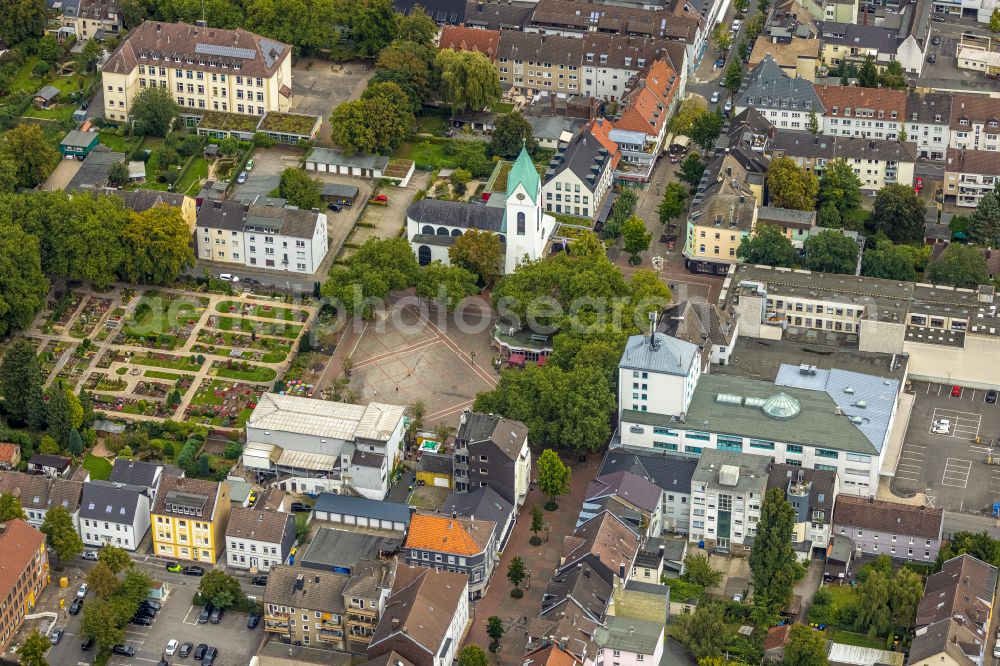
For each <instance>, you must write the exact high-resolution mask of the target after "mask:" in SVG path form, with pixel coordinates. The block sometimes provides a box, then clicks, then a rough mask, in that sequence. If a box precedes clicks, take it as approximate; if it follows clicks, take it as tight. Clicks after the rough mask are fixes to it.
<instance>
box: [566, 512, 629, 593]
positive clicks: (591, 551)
mask: <svg viewBox="0 0 1000 666" xmlns="http://www.w3.org/2000/svg"><path fill="white" fill-rule="evenodd" d="M640 541H641V539H640V537H639V535H638V534H637V533H636V532H634V531H632V528H630V527H629V526H628V525H626V524H625V523H624V522H623V521H622V520H621V519H620V518H619V517H618V516H616V515H614V514H613V513H611V512H610V511H602V512H601V513H600V514H598V515H596V516H594V517H593V518H591V519H590V520H587V521H585V522H583V523H581V524H580V525H577V526H576V528H575V529H574V530H573V534H569V535H566V536H565V537H564V538H563V543H562V551H561V552H560V554H559V567H558V568H557V569H556V575H561V574H564V573H566V572H568V571H570V570H571V569H574V568H577V567H579V566H581V565H583V566H589V567H590V568H591V569H593V571H594V573H595V575H597V576H599V577H600V578H602V579H603V580H604V582H605V583H607V584H608V585H613V584H614V579H615V576H617V577H619V578H623V579H626V580H627V579H628V578H629V577H630V576H631V575H632V564H633V563H634V562H635V556H636V553H638V552H639V544H640Z"/></svg>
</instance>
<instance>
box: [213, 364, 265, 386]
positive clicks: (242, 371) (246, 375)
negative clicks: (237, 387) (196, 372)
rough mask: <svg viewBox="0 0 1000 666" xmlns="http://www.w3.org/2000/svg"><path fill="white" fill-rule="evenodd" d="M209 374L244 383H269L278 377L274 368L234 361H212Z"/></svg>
mask: <svg viewBox="0 0 1000 666" xmlns="http://www.w3.org/2000/svg"><path fill="white" fill-rule="evenodd" d="M210 373H211V374H212V375H215V376H217V377H225V378H227V379H239V380H242V381H245V382H269V381H272V380H273V379H274V378H275V377H277V376H278V373H277V372H275V370H274V368H268V367H266V366H263V365H254V364H253V363H249V362H247V361H241V360H236V359H228V360H226V361H213V362H212V368H211V370H210Z"/></svg>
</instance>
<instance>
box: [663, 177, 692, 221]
mask: <svg viewBox="0 0 1000 666" xmlns="http://www.w3.org/2000/svg"><path fill="white" fill-rule="evenodd" d="M686 205H687V190H686V189H685V188H684V186H683V185H681V184H680V183H668V184H667V186H666V187H665V188H663V199H662V200H661V201H660V206H659V208H657V212H658V213H659V215H660V222H661V223H663V224H667V223H668V222H670V220H673V219H675V218H678V217H680V216H681V215H683V214H684V211H685V209H686Z"/></svg>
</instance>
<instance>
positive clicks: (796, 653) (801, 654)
mask: <svg viewBox="0 0 1000 666" xmlns="http://www.w3.org/2000/svg"><path fill="white" fill-rule="evenodd" d="M828 663H829V661H828V660H827V657H826V637H825V635H824V634H823V632H822V631H818V630H816V629H813V628H812V627H809V626H806V625H804V624H793V625H792V630H791V632H790V634H789V636H788V644H787V645H786V646H785V654H784V662H783V664H784V666H827V664H828Z"/></svg>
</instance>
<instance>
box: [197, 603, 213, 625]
mask: <svg viewBox="0 0 1000 666" xmlns="http://www.w3.org/2000/svg"><path fill="white" fill-rule="evenodd" d="M211 614H212V604H205V607H204V608H202V609H201V612H200V613H198V624H205V623H206V622H208V616H209V615H211Z"/></svg>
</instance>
